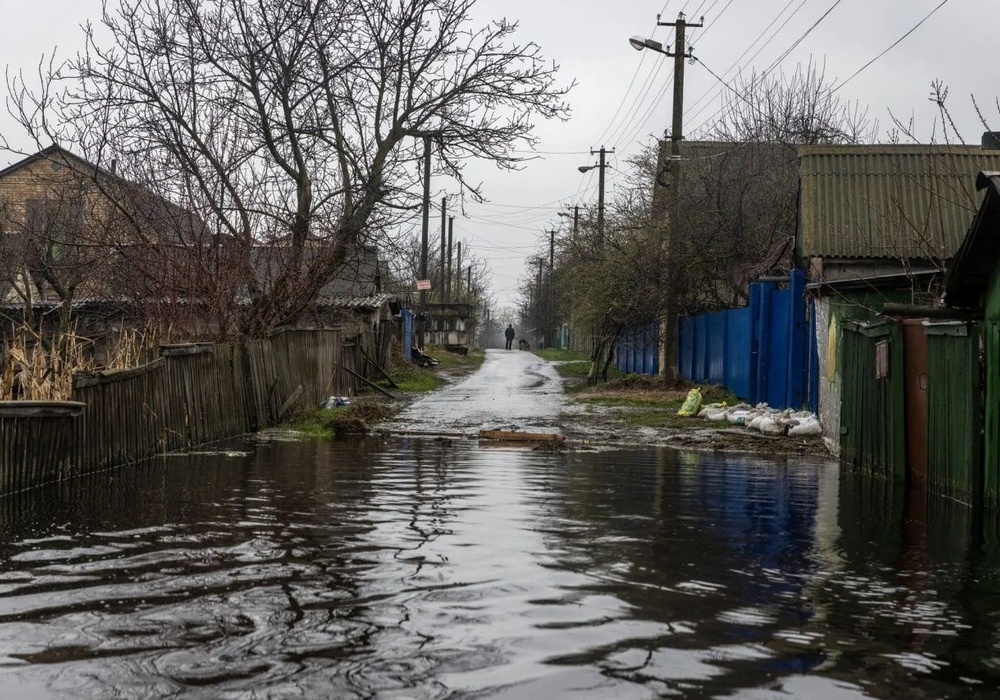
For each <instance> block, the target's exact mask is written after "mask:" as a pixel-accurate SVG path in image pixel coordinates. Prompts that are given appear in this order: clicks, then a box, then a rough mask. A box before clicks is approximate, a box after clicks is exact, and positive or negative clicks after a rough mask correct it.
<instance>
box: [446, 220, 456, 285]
mask: <svg viewBox="0 0 1000 700" xmlns="http://www.w3.org/2000/svg"><path fill="white" fill-rule="evenodd" d="M454 229H455V217H454V216H449V217H448V288H447V297H448V301H451V241H452V233H453V232H454Z"/></svg>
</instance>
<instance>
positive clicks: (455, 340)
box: [423, 302, 476, 349]
mask: <svg viewBox="0 0 1000 700" xmlns="http://www.w3.org/2000/svg"><path fill="white" fill-rule="evenodd" d="M475 328H476V318H475V310H474V307H473V305H472V304H464V303H460V302H428V304H427V321H426V326H425V327H424V328H423V336H424V337H423V341H424V342H423V345H424V346H425V347H426V346H427V345H441V346H443V347H446V348H454V349H461V348H468V347H469V345H471V344H472V343H473V342H474V338H473V333H474V331H475Z"/></svg>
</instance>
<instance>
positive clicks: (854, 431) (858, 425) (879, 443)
mask: <svg viewBox="0 0 1000 700" xmlns="http://www.w3.org/2000/svg"><path fill="white" fill-rule="evenodd" d="M843 328H844V334H843V374H842V375H841V376H842V381H843V386H842V391H841V409H840V410H841V413H840V425H841V428H840V432H841V436H840V444H841V459H842V460H843V461H844V462H845V463H846V464H847V465H848V466H851V467H853V468H855V469H859V470H861V471H863V472H866V473H869V474H872V475H874V476H879V477H883V478H886V479H892V480H897V479H898V480H902V479H904V476H905V464H906V443H905V437H906V410H905V404H904V391H903V334H902V328H901V327H900V326H899V324H897V323H894V322H888V321H887V322H882V323H877V324H866V323H861V322H855V321H847V322H845V323H844V326H843Z"/></svg>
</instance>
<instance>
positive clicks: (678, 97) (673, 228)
mask: <svg viewBox="0 0 1000 700" xmlns="http://www.w3.org/2000/svg"><path fill="white" fill-rule="evenodd" d="M656 19H657V22H656V25H657V26H658V27H673V28H674V50H673V51H664V52H663V53H665V54H666V55H667V56H672V57H673V59H674V114H673V124H672V126H671V128H670V160H669V167H670V226H669V228H668V234H667V240H666V241H664V248H665V250H666V259H667V265H666V268H667V275H668V276H669V277H668V283H667V294H666V295H665V298H664V301H665V303H664V309H663V318H664V323H663V333H662V337H663V356H662V357H661V358H660V373H661V374H662V376H663V379H664V380H665V381H668V382H674V381H676V380H677V320H678V317H677V298H676V283H675V277H676V275H675V274H674V270H673V269H672V264H673V262H674V260H673V256H674V250H673V248H674V243H675V242H676V241H679V240H680V189H681V140H682V139H683V138H684V136H683V117H684V60H685V59H687V58H691V54H689V53H687V51H686V47H685V45H684V41H685V30H686V29H687V28H688V27H700V26H702V24H703V22H698V23H697V24H692V23H689V22H687V21H686V20H685V19H684V13H683V12H680V13H678V15H677V21H676V22H660V21H659V19H660V18H659V17H657V18H656Z"/></svg>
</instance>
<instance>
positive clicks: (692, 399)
mask: <svg viewBox="0 0 1000 700" xmlns="http://www.w3.org/2000/svg"><path fill="white" fill-rule="evenodd" d="M700 410H701V390H700V389H698V387H695V388H694V389H692V390H691V391H689V392H688V395H687V398H686V399H684V405H683V406H681V407H680V409H679V410H678V411H677V415H678V416H697V415H698V411H700Z"/></svg>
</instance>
